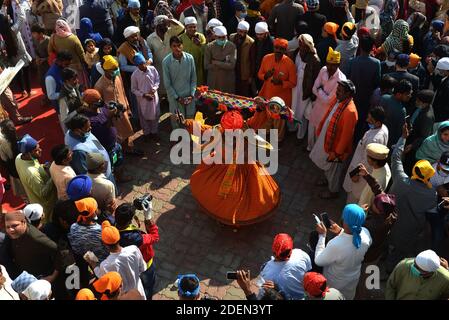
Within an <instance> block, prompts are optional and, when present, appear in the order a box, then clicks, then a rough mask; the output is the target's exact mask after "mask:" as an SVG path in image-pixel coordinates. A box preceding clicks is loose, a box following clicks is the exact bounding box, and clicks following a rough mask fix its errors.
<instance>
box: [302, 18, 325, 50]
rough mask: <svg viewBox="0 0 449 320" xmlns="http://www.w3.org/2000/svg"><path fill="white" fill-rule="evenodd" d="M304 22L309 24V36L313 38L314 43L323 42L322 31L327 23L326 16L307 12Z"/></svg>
mask: <svg viewBox="0 0 449 320" xmlns="http://www.w3.org/2000/svg"><path fill="white" fill-rule="evenodd" d="M302 20H303V21H304V22H306V23H307V29H308V30H309V34H310V35H311V36H312V38H313V41H314V42H315V43H318V42H320V41H321V39H322V38H321V30H322V29H323V26H324V24H325V23H326V22H327V18H326V16H324V15H322V14H320V13H318V12H310V11H307V12H306V13H305V14H304V15H303V16H302Z"/></svg>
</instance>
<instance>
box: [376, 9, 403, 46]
mask: <svg viewBox="0 0 449 320" xmlns="http://www.w3.org/2000/svg"><path fill="white" fill-rule="evenodd" d="M399 8H400V7H399V1H398V0H385V4H384V8H383V10H382V11H381V12H380V14H379V20H380V27H381V29H382V36H383V38H382V39H384V37H386V36H387V35H389V34H390V32H391V26H392V25H393V21H394V20H395V19H396V17H397V15H398V12H399Z"/></svg>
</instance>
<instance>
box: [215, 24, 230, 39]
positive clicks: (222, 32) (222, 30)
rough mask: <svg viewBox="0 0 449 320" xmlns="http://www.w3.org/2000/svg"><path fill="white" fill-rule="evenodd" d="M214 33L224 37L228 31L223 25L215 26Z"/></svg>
mask: <svg viewBox="0 0 449 320" xmlns="http://www.w3.org/2000/svg"><path fill="white" fill-rule="evenodd" d="M214 33H215V35H216V36H217V37H224V36H227V35H228V31H227V30H226V28H225V27H223V26H219V27H215V28H214Z"/></svg>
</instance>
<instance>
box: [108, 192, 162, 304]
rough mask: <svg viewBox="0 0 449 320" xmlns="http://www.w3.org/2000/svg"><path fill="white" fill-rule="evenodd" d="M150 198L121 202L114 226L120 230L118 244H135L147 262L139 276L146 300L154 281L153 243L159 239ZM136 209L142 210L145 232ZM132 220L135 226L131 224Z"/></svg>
mask: <svg viewBox="0 0 449 320" xmlns="http://www.w3.org/2000/svg"><path fill="white" fill-rule="evenodd" d="M151 199H152V197H151V196H144V197H141V198H137V199H135V200H134V203H133V204H131V203H123V204H121V205H120V206H118V208H117V209H116V210H115V221H116V227H117V229H118V230H119V232H120V245H121V246H122V247H127V246H130V245H135V246H137V247H138V248H139V249H140V252H141V253H142V256H143V258H144V260H145V262H146V264H147V269H146V271H144V272H142V274H141V275H140V278H141V280H142V284H143V287H144V290H145V295H146V297H147V299H148V300H151V298H152V296H153V288H154V284H155V281H156V271H155V266H154V262H153V257H154V250H153V244H155V243H157V242H158V241H159V229H158V227H157V225H156V224H155V222H154V221H153V218H152V204H151ZM136 210H143V212H144V216H145V220H144V223H145V230H146V233H145V232H143V231H142V230H140V221H139V218H138V217H137V216H136ZM133 220H134V221H135V222H136V224H137V226H136V225H134V224H133Z"/></svg>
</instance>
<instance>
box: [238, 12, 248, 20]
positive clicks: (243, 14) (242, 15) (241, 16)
mask: <svg viewBox="0 0 449 320" xmlns="http://www.w3.org/2000/svg"><path fill="white" fill-rule="evenodd" d="M247 15H248V14H247V13H246V12H243V13H241V14H240V19H245V18H246V16H247Z"/></svg>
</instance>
